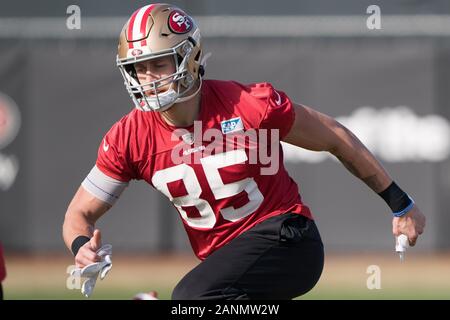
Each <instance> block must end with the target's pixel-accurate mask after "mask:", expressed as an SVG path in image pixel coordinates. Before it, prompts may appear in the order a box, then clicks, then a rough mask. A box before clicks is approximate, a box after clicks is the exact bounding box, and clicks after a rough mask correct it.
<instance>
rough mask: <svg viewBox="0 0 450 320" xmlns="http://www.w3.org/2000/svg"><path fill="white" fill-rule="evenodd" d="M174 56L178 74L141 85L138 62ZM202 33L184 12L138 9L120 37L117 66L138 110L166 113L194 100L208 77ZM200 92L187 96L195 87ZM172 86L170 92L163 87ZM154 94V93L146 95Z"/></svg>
mask: <svg viewBox="0 0 450 320" xmlns="http://www.w3.org/2000/svg"><path fill="white" fill-rule="evenodd" d="M166 56H172V57H173V59H174V61H175V66H176V71H175V73H173V74H171V75H169V76H167V77H164V78H162V79H157V80H155V81H151V82H148V83H141V81H139V79H138V78H137V75H136V70H135V68H134V65H135V63H138V62H142V61H148V60H151V59H157V58H160V57H166ZM201 59H202V47H201V37H200V30H199V28H198V27H197V24H196V23H195V21H194V20H193V19H192V18H191V17H190V16H188V15H187V14H186V13H185V12H184V11H182V10H181V9H179V8H177V7H175V6H172V5H169V4H163V3H156V4H151V5H147V6H145V7H142V8H140V9H138V10H136V11H135V12H134V13H133V14H132V15H131V17H130V19H129V20H128V21H127V22H126V23H125V25H124V27H123V29H122V32H121V34H120V38H119V46H118V55H117V66H118V67H119V70H120V72H121V74H122V76H123V78H124V80H125V88H126V89H127V91H128V93H129V95H130V97H131V99H132V100H133V102H134V104H135V106H136V108H138V109H139V110H141V111H164V110H167V109H168V108H170V107H171V106H172V105H173V104H174V103H178V102H182V101H186V100H189V99H191V98H192V97H193V96H195V95H196V94H197V93H198V92H199V91H200V88H201V81H202V76H203V74H204V69H203V66H202V65H201ZM196 80H199V85H198V88H197V90H196V91H195V92H194V93H193V94H191V95H189V96H186V94H187V93H188V92H189V91H190V90H191V89H192V88H194V86H195V85H196V83H197V81H196ZM168 84H170V87H169V89H168V90H166V91H164V92H159V88H161V87H163V86H166V85H168ZM146 91H147V92H148V91H152V94H151V95H149V94H147V95H146V94H145V92H146Z"/></svg>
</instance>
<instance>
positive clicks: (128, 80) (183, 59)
mask: <svg viewBox="0 0 450 320" xmlns="http://www.w3.org/2000/svg"><path fill="white" fill-rule="evenodd" d="M194 47H195V40H193V39H192V38H188V39H186V40H184V41H182V42H180V43H179V44H178V45H176V46H175V47H173V48H170V49H167V50H163V51H159V52H155V53H150V54H143V55H140V56H139V57H132V58H126V59H119V57H117V66H118V67H119V70H120V73H121V74H122V76H123V78H124V84H125V87H126V89H127V91H128V94H129V95H130V97H131V99H132V100H133V102H134V104H135V106H136V108H137V109H139V110H141V111H160V112H161V111H164V110H167V109H168V108H170V107H171V106H172V105H173V104H175V103H177V102H182V101H186V100H188V99H190V98H191V97H192V96H193V95H190V96H188V97H186V94H187V93H188V92H189V91H190V90H191V89H192V88H193V87H194V85H195V83H196V81H195V80H196V77H195V76H194V75H193V74H192V73H191V72H190V71H189V68H188V63H189V61H190V59H192V55H193V53H194ZM166 56H172V57H173V59H174V62H175V66H176V69H175V73H173V74H171V75H168V76H166V77H164V78H160V79H157V80H154V81H150V82H146V83H141V81H140V80H139V79H138V77H137V74H136V70H135V67H134V66H135V64H136V63H139V62H143V61H149V60H152V59H158V58H161V57H166ZM200 59H201V51H199V52H197V56H196V57H195V61H196V62H197V61H198V63H199V61H200ZM198 79H199V80H200V86H201V74H200V73H199V74H198ZM166 85H170V87H169V89H168V90H166V91H164V92H159V91H160V89H161V87H164V86H166ZM200 86H199V88H198V90H197V91H196V92H195V94H197V92H198V91H199V90H200ZM148 91H151V92H152V93H151V95H146V94H145V92H147V93H148ZM195 94H194V95H195ZM183 98H184V99H183Z"/></svg>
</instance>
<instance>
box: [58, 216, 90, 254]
mask: <svg viewBox="0 0 450 320" xmlns="http://www.w3.org/2000/svg"><path fill="white" fill-rule="evenodd" d="M94 228H95V221H90V220H89V219H88V218H87V217H86V215H85V214H83V213H82V212H80V211H77V210H74V209H72V208H70V207H69V209H68V210H67V213H66V216H65V219H64V224H63V238H64V243H65V244H66V246H67V248H69V250H71V246H72V242H73V240H75V238H76V237H78V236H80V235H84V236H87V237H89V238H90V237H92V234H93V232H94Z"/></svg>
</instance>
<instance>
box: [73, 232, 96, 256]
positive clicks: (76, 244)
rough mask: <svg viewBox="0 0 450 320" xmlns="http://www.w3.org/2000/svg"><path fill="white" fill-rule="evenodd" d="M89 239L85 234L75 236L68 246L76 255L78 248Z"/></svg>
mask: <svg viewBox="0 0 450 320" xmlns="http://www.w3.org/2000/svg"><path fill="white" fill-rule="evenodd" d="M90 240H91V239H90V238H89V237H86V236H78V237H76V238H75V240H73V242H72V245H71V246H70V248H71V249H72V253H73V255H74V256H76V255H77V253H78V250H80V248H81V247H82V246H84V245H85V244H86V243H87V242H89V241H90Z"/></svg>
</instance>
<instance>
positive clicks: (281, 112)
mask: <svg viewBox="0 0 450 320" xmlns="http://www.w3.org/2000/svg"><path fill="white" fill-rule="evenodd" d="M266 86H267V91H266V94H265V99H266V111H265V115H264V117H263V118H262V121H261V123H260V126H259V127H260V128H262V129H278V130H280V131H279V132H280V139H283V138H284V137H285V136H286V135H287V134H288V133H289V131H290V130H291V127H292V125H293V123H294V120H295V110H294V104H293V102H292V101H291V99H290V98H289V97H288V96H287V95H286V94H285V93H284V92H283V91H279V90H276V89H274V88H273V86H272V85H270V84H266Z"/></svg>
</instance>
